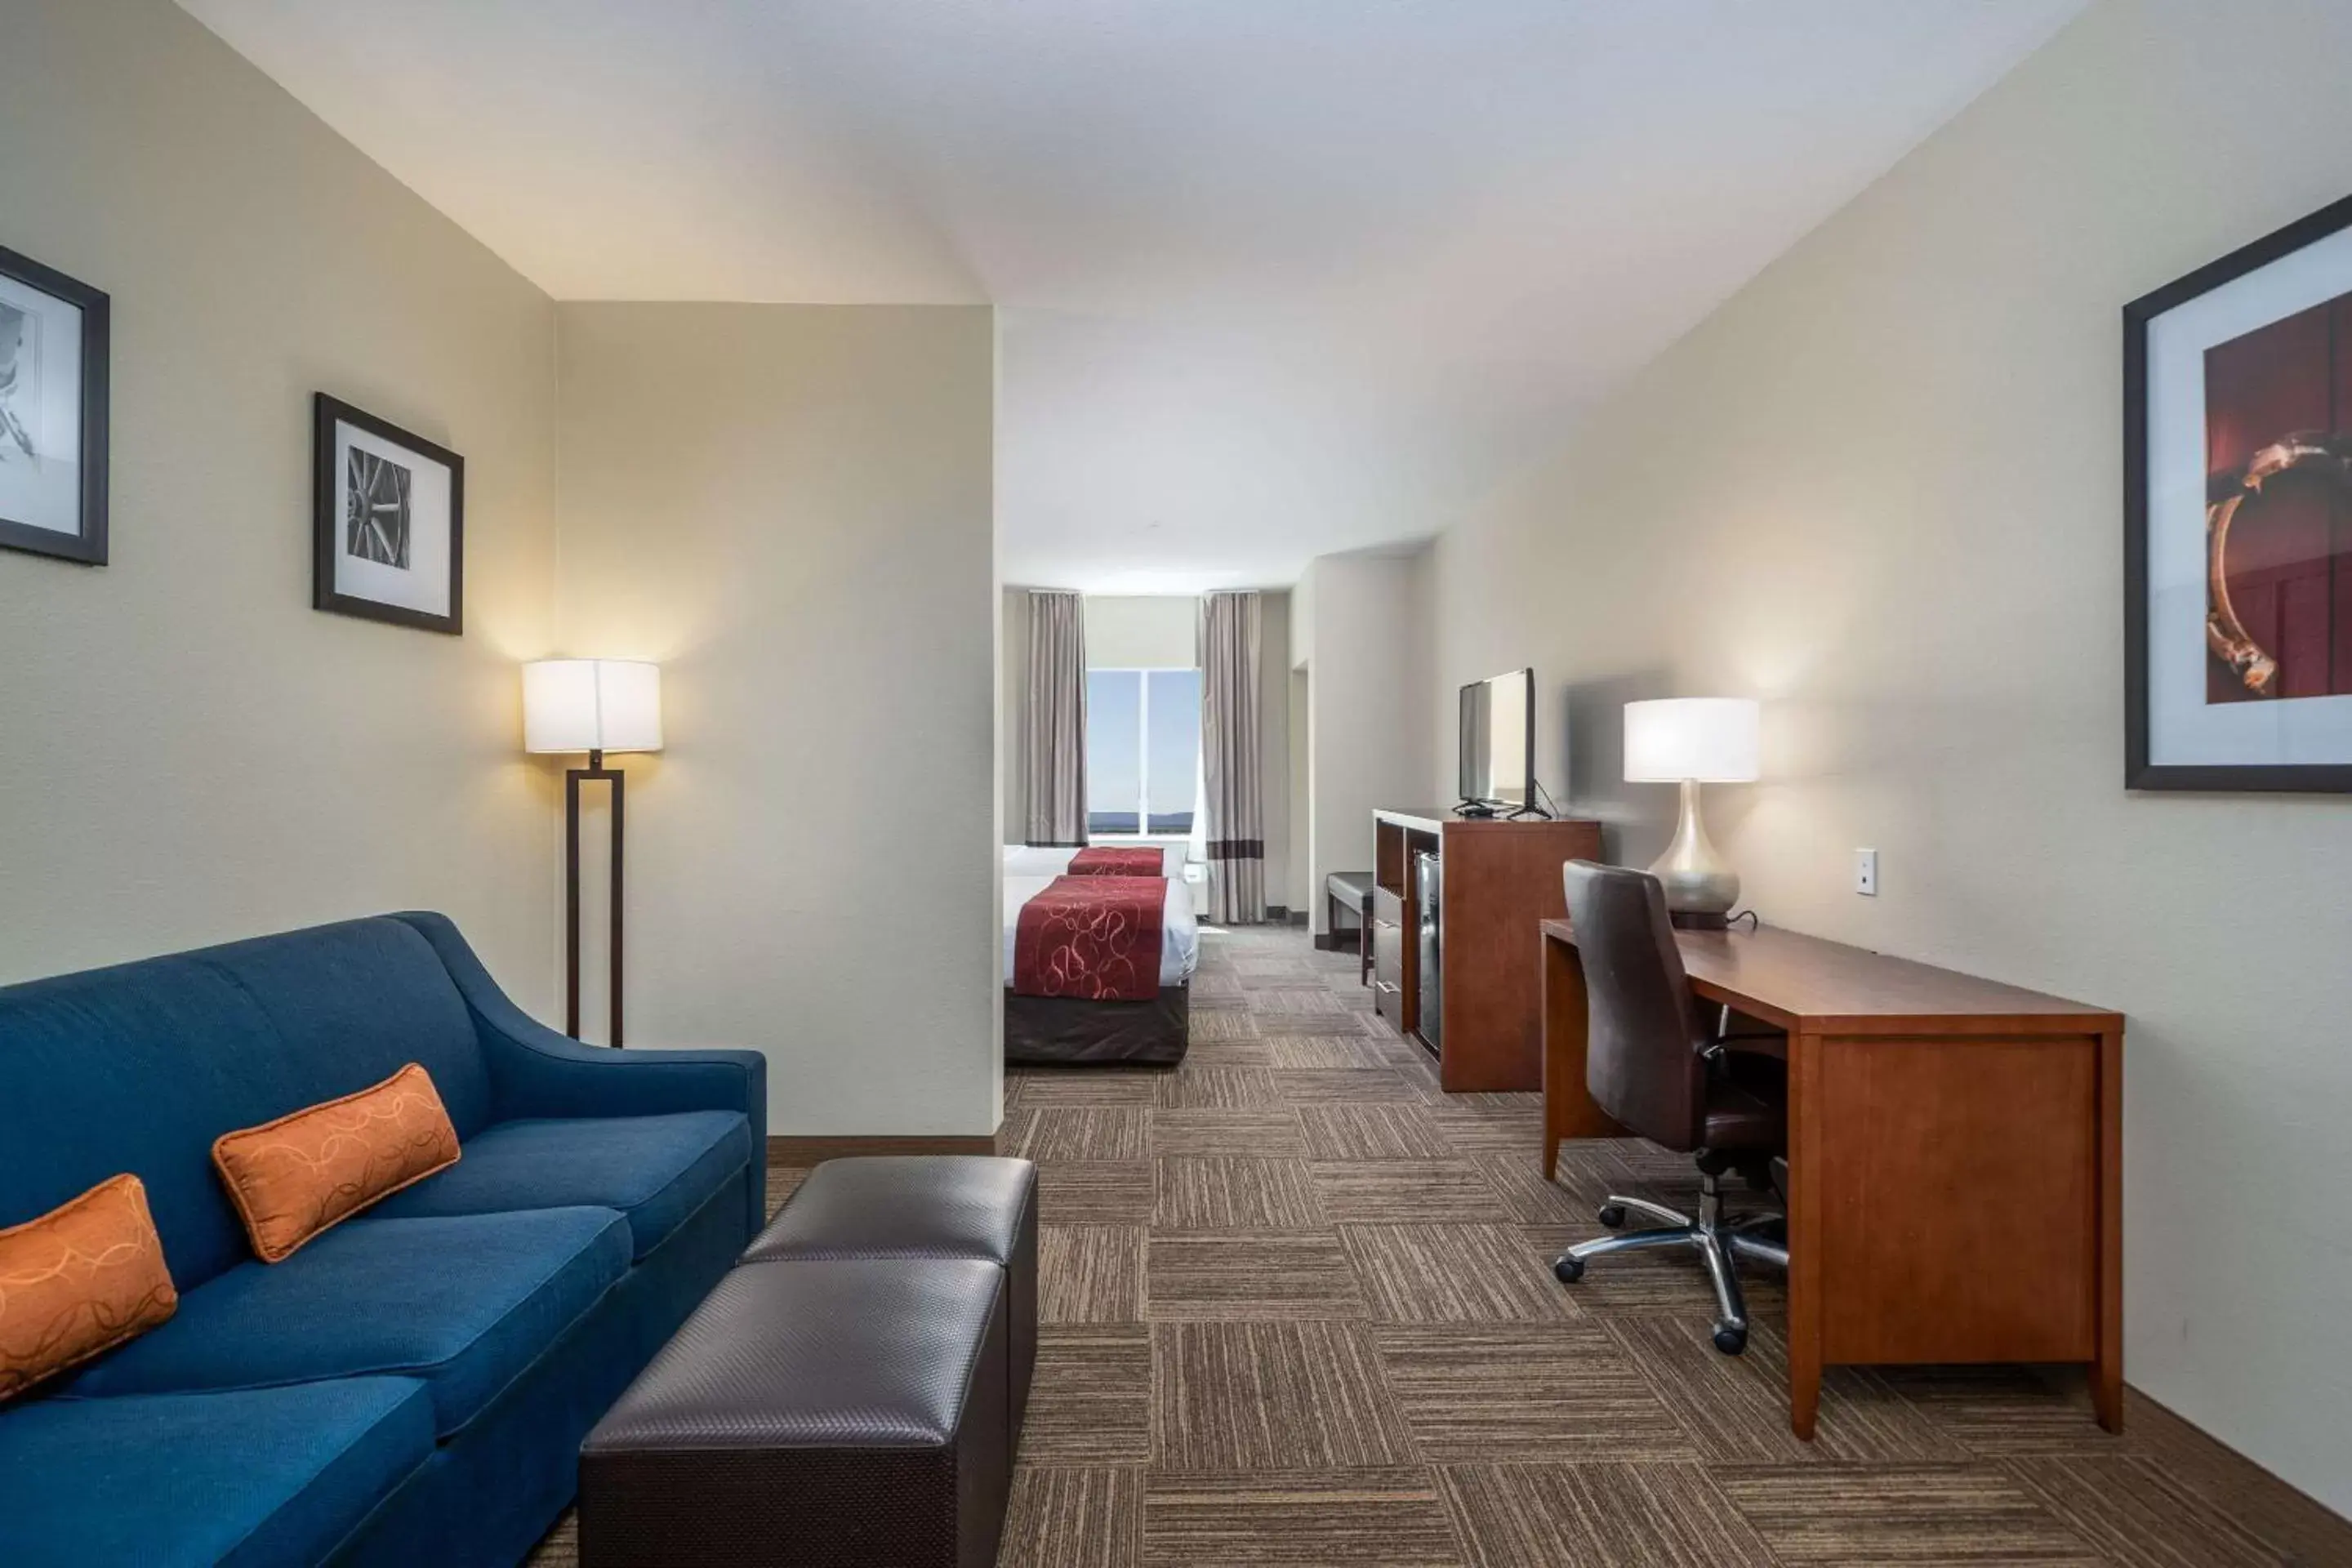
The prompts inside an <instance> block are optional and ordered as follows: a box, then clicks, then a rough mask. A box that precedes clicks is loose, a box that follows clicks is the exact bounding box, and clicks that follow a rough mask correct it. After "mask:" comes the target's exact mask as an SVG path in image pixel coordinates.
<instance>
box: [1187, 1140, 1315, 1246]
mask: <svg viewBox="0 0 2352 1568" xmlns="http://www.w3.org/2000/svg"><path fill="white" fill-rule="evenodd" d="M1151 1225H1152V1228H1153V1229H1154V1230H1214V1231H1231V1230H1311V1231H1320V1230H1325V1229H1327V1228H1328V1224H1327V1222H1326V1221H1325V1219H1324V1217H1323V1208H1322V1205H1321V1204H1319V1203H1318V1201H1317V1200H1316V1195H1315V1183H1314V1180H1313V1178H1311V1177H1310V1176H1309V1175H1308V1174H1307V1162H1305V1161H1304V1160H1251V1159H1240V1158H1233V1157H1214V1156H1212V1157H1207V1158H1190V1157H1179V1158H1172V1159H1165V1160H1161V1161H1160V1163H1159V1199H1158V1203H1157V1205H1156V1206H1155V1207H1154V1209H1153V1210H1152V1215H1151Z"/></svg>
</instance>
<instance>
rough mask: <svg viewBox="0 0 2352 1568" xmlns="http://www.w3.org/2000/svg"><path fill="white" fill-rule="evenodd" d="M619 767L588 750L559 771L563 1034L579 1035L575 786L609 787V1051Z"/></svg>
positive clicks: (616, 974)
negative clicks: (577, 763)
mask: <svg viewBox="0 0 2352 1568" xmlns="http://www.w3.org/2000/svg"><path fill="white" fill-rule="evenodd" d="M624 782H625V781H624V779H623V777H622V773H621V770H620V769H618V768H608V767H606V766H605V765H604V752H589V753H588V765H587V766H586V767H584V768H572V769H570V770H569V771H567V772H566V773H564V775H563V903H564V912H563V1032H564V1033H565V1034H567V1035H569V1036H571V1037H572V1038H573V1039H575V1040H576V1039H578V1038H579V1037H580V786H581V785H582V784H594V783H603V784H611V785H612V786H613V858H612V866H613V872H612V878H613V911H612V959H613V973H612V979H611V982H610V995H611V1001H612V1006H613V1026H612V1027H613V1037H612V1040H611V1045H612V1047H613V1048H614V1050H618V1049H620V1048H621V845H622V816H621V803H622V798H623V797H622V787H621V786H622V784H623V783H624Z"/></svg>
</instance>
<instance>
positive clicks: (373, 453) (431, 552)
mask: <svg viewBox="0 0 2352 1568" xmlns="http://www.w3.org/2000/svg"><path fill="white" fill-rule="evenodd" d="M310 439H311V485H312V491H313V493H312V498H311V513H312V516H311V522H310V526H311V546H310V548H311V562H312V571H313V580H312V587H311V598H310V603H311V605H312V606H313V607H315V608H317V609H321V610H331V611H333V612H334V613H336V614H337V615H343V616H364V617H366V618H367V619H369V620H376V621H389V622H391V623H392V624H393V625H394V626H414V627H415V628H417V629H418V630H420V631H428V632H446V633H448V634H450V635H451V636H453V637H455V636H460V635H462V634H463V633H464V631H465V586H466V571H465V567H466V459H465V458H461V457H459V456H458V455H457V453H455V452H452V451H450V450H449V449H448V448H447V447H438V446H436V445H434V443H432V442H430V441H427V440H426V439H425V438H424V437H422V436H416V435H412V434H411V433H409V432H408V431H406V430H403V429H401V428H400V427H399V426H396V425H392V424H388V423H386V422H385V421H383V420H382V419H378V418H376V417H375V416H373V415H372V414H364V413H362V412H361V411H360V410H359V409H356V408H354V407H352V405H350V404H348V403H342V402H339V401H338V400H336V399H335V398H332V397H330V396H328V395H326V394H325V393H323V392H322V393H320V394H319V395H318V396H317V398H316V399H315V405H314V410H313V422H312V430H311V437H310Z"/></svg>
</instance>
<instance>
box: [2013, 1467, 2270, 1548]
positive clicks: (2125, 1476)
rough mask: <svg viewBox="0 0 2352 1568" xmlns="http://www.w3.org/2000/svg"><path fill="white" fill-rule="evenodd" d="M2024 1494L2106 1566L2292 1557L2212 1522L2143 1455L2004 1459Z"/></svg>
mask: <svg viewBox="0 0 2352 1568" xmlns="http://www.w3.org/2000/svg"><path fill="white" fill-rule="evenodd" d="M2001 1468H2003V1469H2005V1470H2006V1471H2008V1472H2009V1475H2010V1477H2011V1479H2014V1480H2015V1481H2016V1482H2017V1483H2018V1484H2019V1485H2020V1486H2021V1487H2022V1488H2023V1489H2024V1490H2025V1491H2026V1493H2027V1494H2028V1495H2029V1496H2031V1497H2032V1498H2033V1500H2035V1501H2037V1502H2039V1503H2040V1504H2041V1505H2042V1507H2043V1508H2044V1509H2046V1510H2049V1511H2050V1512H2051V1513H2052V1514H2053V1515H2054V1516H2056V1517H2057V1518H2058V1520H2059V1521H2062V1522H2063V1523H2064V1524H2065V1525H2066V1526H2067V1528H2069V1529H2070V1530H2072V1531H2074V1533H2075V1534H2077V1535H2079V1536H2081V1537H2082V1538H2083V1539H2084V1540H2085V1541H2087V1542H2090V1543H2091V1544H2092V1545H2094V1546H2095V1547H2096V1548H2098V1550H2099V1551H2100V1552H2102V1553H2103V1554H2104V1555H2105V1558H2106V1560H2107V1561H2109V1562H2111V1563H2131V1564H2134V1565H2135V1568H2281V1565H2283V1564H2285V1563H2291V1562H2293V1561H2294V1559H2293V1558H2291V1557H2289V1556H2288V1555H2287V1554H2286V1553H2285V1552H2280V1551H2277V1550H2274V1549H2273V1548H2272V1547H2270V1546H2268V1545H2265V1544H2264V1543H2263V1542H2262V1541H2260V1540H2259V1539H2257V1538H2256V1537H2255V1536H2254V1535H2253V1534H2252V1532H2250V1531H2247V1530H2245V1529H2244V1528H2242V1526H2240V1525H2239V1524H2237V1523H2236V1522H2235V1521H2231V1520H2228V1519H2216V1518H2214V1517H2213V1515H2212V1513H2211V1512H2210V1510H2208V1509H2206V1508H2205V1507H2204V1505H2203V1504H2201V1503H2200V1502H2199V1501H2198V1500H2196V1499H2195V1498H2194V1497H2192V1496H2191V1495H2190V1494H2189V1492H2188V1491H2187V1490H2186V1489H2184V1488H2182V1487H2181V1486H2180V1485H2179V1482H2177V1481H2175V1480H2174V1479H2172V1478H2171V1477H2170V1476H2168V1475H2167V1474H2166V1473H2165V1472H2164V1470H2163V1469H2162V1468H2159V1467H2158V1466H2157V1465H2155V1464H2153V1463H2151V1462H2149V1461H2148V1460H2146V1459H2135V1458H2104V1459H2079V1458H2076V1459H2064V1458H2034V1459H2011V1460H2008V1461H2006V1462H2005V1463H2004V1464H2003V1465H2002V1467H2001Z"/></svg>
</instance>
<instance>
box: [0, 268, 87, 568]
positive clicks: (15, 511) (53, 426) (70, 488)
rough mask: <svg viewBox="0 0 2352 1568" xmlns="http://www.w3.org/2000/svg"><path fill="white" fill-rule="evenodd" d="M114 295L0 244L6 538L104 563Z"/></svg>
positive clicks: (1, 469) (0, 525) (0, 431)
mask: <svg viewBox="0 0 2352 1568" xmlns="http://www.w3.org/2000/svg"><path fill="white" fill-rule="evenodd" d="M106 363H107V298H106V296H105V295H104V294H102V293H100V291H99V290H97V289H93V288H91V287H90V286H89V285H88V284H87V283H80V282H77V281H75V280H74V279H71V278H68V277H67V276H66V275H65V274H64V273H62V272H58V271H56V270H55V269H53V268H47V267H44V266H42V265H41V264H40V263H39V262H37V261H35V260H33V259H32V258H29V257H24V256H19V255H17V254H16V252H15V251H13V250H6V249H0V547H5V548H6V549H10V550H25V551H30V552H33V553H34V554H36V555H54V556H56V557H58V559H59V560H62V561H78V562H80V563H83V564H84V565H89V566H103V565H104V564H106V477H107V475H106V413H107V390H106Z"/></svg>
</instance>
